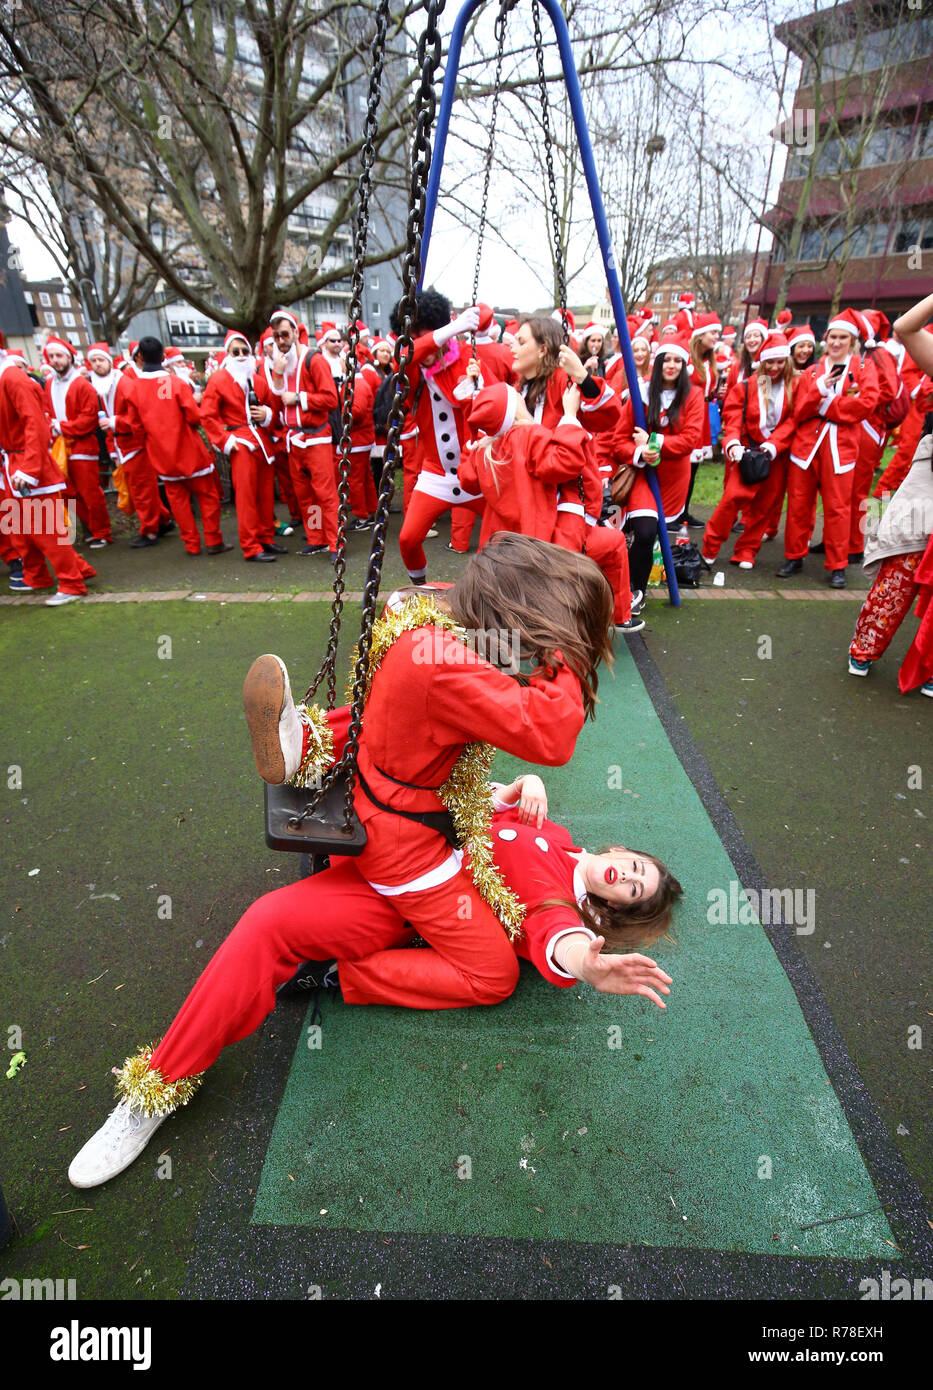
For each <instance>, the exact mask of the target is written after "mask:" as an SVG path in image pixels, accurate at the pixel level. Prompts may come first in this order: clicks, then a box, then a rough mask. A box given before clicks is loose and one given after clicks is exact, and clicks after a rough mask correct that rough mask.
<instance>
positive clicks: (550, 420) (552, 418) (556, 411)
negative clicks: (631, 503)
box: [515, 367, 622, 519]
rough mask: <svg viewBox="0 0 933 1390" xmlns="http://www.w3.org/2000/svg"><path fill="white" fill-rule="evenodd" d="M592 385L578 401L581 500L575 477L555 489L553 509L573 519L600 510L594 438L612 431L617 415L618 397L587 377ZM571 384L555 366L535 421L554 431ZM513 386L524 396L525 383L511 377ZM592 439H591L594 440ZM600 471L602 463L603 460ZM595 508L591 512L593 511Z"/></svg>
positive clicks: (600, 480) (600, 476) (598, 455)
mask: <svg viewBox="0 0 933 1390" xmlns="http://www.w3.org/2000/svg"><path fill="white" fill-rule="evenodd" d="M590 381H591V383H592V386H591V387H590V388H589V389H590V390H593V388H595V391H596V393H595V394H594V395H591V396H583V398H582V399H581V401H580V414H579V417H578V418H579V421H580V424H581V425H582V426H583V428H584V429H585V430H586V431H587V432H588V438H587V442H586V444H585V446H584V467H583V469H582V473H581V474H580V475H578V477H582V480H583V490H584V500H583V501H582V502H581V500H580V484H579V482H578V480H577V478H574V479H571V480H569V481H568V482H566V483H562V484H561V485H560V487H559V489H558V498H557V510H558V511H559V512H572V513H573V515H575V516H584V515H586V514H589V516H591V517H592V518H594V519H596V518H598V517H599V514H600V512H601V511H602V488H603V476H604V471H602V470H601V453H602V446H600V447H599V448H598V447H597V442H596V441H597V439H598V438H599V436H600V435H603V434H605V435H607V436H608V435H609V434H611V433H612V431H613V430H615V429H616V427H617V426H618V423H619V419H620V416H621V411H622V406H621V403H620V401H619V397H618V396H617V395H616V393H615V391H613V389H612V387H611V386H609V385H607V383H606V382H605V381H604V380H603V379H602V377H598V376H594V377H590ZM570 384H571V381H570V377H569V376H568V375H567V373H566V372H565V371H564V370H563V368H562V367H557V368H555V370H554V371H553V372H552V373H551V375H550V376H549V377H548V383H547V391H546V393H545V395H544V397H543V399H542V400H539V401H538V403H537V406H536V407H535V410H534V418H535V420H536V421H537V422H538V423H540V424H542V425H545V426H547V427H548V428H549V429H554V428H555V426H556V425H557V423H558V421H559V420H561V419H562V418H563V414H564V392H565V391H566V389H567V387H568V386H569V385H570ZM515 385H516V387H517V388H518V390H519V391H521V393H522V395H523V396H524V395H525V394H526V393H527V389H528V383H527V382H526V381H524V380H521V379H519V378H515ZM594 436H595V438H594ZM602 467H603V470H604V469H605V462H604V461H603V466H602ZM594 508H595V511H594Z"/></svg>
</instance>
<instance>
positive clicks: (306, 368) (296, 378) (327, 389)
mask: <svg viewBox="0 0 933 1390" xmlns="http://www.w3.org/2000/svg"><path fill="white" fill-rule="evenodd" d="M263 373H264V375H265V378H266V382H267V384H268V386H269V390H270V391H271V392H272V394H273V395H275V396H281V395H283V394H284V393H285V392H286V391H289V392H294V393H295V394H296V395H297V396H298V401H297V403H296V404H295V405H283V406H282V407H281V417H282V422H283V425H284V426H285V433H286V438H288V440H289V442H290V443H291V444H293V445H297V446H298V447H300V448H306V447H308V446H309V445H311V444H330V443H332V442H333V441H332V437H331V431H330V420H329V418H328V417H329V415H330V412H331V411H332V410H336V409H337V406H338V404H339V401H338V399H337V384H336V382H335V381H334V374H333V372H332V371H331V369H330V367H329V366H328V365H327V363H326V362H325V361H324V358H323V357H322V356H321V354H320V353H319V352H312V351H311V350H310V348H307V347H299V348H298V361H297V364H296V365H295V366H294V367H293V368H292V369H291V371H286V373H285V381H284V384H283V386H282V387H281V388H280V389H279V388H277V387H276V386H275V385H274V384H273V381H272V363H271V361H266V363H265V364H264V367H263ZM260 399H261V398H260Z"/></svg>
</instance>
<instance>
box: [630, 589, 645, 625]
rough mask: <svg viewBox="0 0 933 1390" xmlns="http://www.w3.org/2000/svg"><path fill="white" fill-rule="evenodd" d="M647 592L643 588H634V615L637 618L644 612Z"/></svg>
mask: <svg viewBox="0 0 933 1390" xmlns="http://www.w3.org/2000/svg"><path fill="white" fill-rule="evenodd" d="M644 608H645V593H644V590H643V589H633V590H632V617H633V618H637V617H639V615H640V614H641V613H643V612H644Z"/></svg>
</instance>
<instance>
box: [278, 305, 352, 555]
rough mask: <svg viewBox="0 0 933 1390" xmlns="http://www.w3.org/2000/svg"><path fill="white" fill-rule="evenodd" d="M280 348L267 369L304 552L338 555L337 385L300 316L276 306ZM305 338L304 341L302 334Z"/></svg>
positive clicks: (301, 552) (306, 553)
mask: <svg viewBox="0 0 933 1390" xmlns="http://www.w3.org/2000/svg"><path fill="white" fill-rule="evenodd" d="M270 326H271V328H272V338H273V341H274V343H275V352H274V353H273V355H272V358H271V360H269V361H267V362H266V363H265V364H264V368H263V370H264V371H265V373H266V379H267V381H268V383H269V386H270V388H271V390H272V392H273V394H274V395H276V396H278V398H279V401H280V403H281V408H280V414H281V418H282V422H283V425H284V428H285V441H286V445H287V448H288V457H289V463H290V466H291V473H292V485H293V487H294V489H295V496H296V497H297V499H298V504H299V506H300V508H301V517H302V523H303V525H304V528H305V538H306V540H307V544H306V545H305V546H304V547H303V549H301V550H300V551H299V552H298V553H299V555H324V554H329V555H330V558H331V559H332V560H333V559H335V558H336V555H337V521H338V515H339V510H340V503H339V498H338V496H337V477H336V472H335V469H334V444H333V435H332V432H331V427H330V412H331V411H332V410H336V409H337V406H338V397H337V386H336V383H335V380H334V374H333V372H332V371H331V369H330V367H329V366H328V362H327V360H326V359H325V358H324V357H323V356H322V354H321V353H319V352H312V351H311V348H310V346H309V344H308V342H307V334H306V333H305V331H304V329H303V328H300V327H299V324H298V320H297V319H296V318H295V315H294V314H292V313H289V311H288V310H287V309H276V311H275V312H274V314H273V315H272V318H271V320H270ZM303 337H304V341H302V338H303Z"/></svg>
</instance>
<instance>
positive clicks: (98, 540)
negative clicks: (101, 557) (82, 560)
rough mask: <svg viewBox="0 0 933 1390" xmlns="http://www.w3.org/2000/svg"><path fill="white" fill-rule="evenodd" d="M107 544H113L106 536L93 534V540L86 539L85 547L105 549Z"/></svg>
mask: <svg viewBox="0 0 933 1390" xmlns="http://www.w3.org/2000/svg"><path fill="white" fill-rule="evenodd" d="M108 545H113V541H108V540H107V538H106V536H95V537H94V539H93V540H91V541H88V544H87V548H88V550H106V549H107V546H108Z"/></svg>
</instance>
